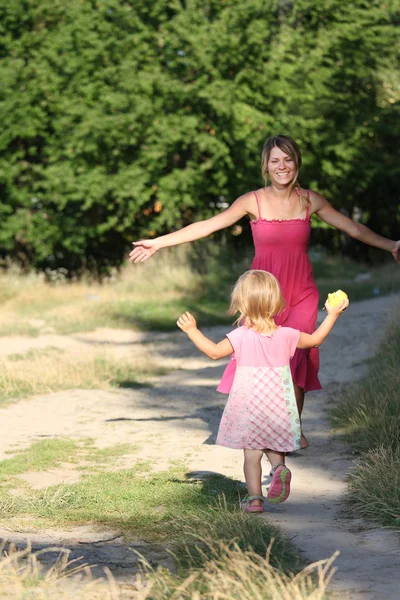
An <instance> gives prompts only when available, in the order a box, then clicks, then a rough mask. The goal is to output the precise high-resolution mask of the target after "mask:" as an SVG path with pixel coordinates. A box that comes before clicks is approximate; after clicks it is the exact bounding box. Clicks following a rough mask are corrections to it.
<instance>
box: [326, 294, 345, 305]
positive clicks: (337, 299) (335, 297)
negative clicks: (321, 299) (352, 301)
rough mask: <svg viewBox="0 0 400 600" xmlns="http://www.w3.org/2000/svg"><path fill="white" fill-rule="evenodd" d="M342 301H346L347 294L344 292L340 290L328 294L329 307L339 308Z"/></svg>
mask: <svg viewBox="0 0 400 600" xmlns="http://www.w3.org/2000/svg"><path fill="white" fill-rule="evenodd" d="M342 300H347V294H346V292H342V290H338V291H337V292H332V294H328V302H329V304H330V305H331V306H339V304H340V303H341V302H342Z"/></svg>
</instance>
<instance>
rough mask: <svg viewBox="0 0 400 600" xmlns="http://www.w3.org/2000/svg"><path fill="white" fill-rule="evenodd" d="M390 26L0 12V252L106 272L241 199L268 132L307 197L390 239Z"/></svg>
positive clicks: (8, 6)
mask: <svg viewBox="0 0 400 600" xmlns="http://www.w3.org/2000/svg"><path fill="white" fill-rule="evenodd" d="M398 20H399V12H398V8H397V4H396V2H395V1H394V0H388V1H387V2H386V3H385V4H382V3H380V2H378V0H372V1H370V2H366V1H365V0H353V1H352V2H349V3H343V2H341V1H340V0H321V1H319V2H318V3H315V2H314V1H313V0H296V2H295V3H291V2H282V1H278V0H267V1H265V0H248V1H247V2H243V1H240V0H226V1H225V2H219V1H218V2H217V1H216V0H207V2H200V0H190V1H188V2H181V1H179V0H154V1H153V2H151V3H149V2H144V1H143V0H138V1H135V2H132V1H131V0H104V1H103V2H97V3H96V2H94V1H93V0H90V1H87V2H82V1H81V0H70V1H69V2H68V3H65V2H62V1H61V0H51V1H50V0H32V1H31V2H27V1H26V0H14V1H13V2H8V1H6V0H0V23H1V25H0V33H1V36H2V39H3V42H2V44H1V45H0V56H1V58H2V62H1V65H0V76H1V80H2V82H3V86H2V91H0V123H1V129H0V149H1V158H0V193H1V202H0V214H1V216H2V219H1V227H0V253H1V255H3V256H6V255H8V256H11V257H12V258H14V259H17V260H18V261H20V262H21V263H22V264H25V265H29V264H33V265H34V266H35V267H36V268H40V269H46V268H50V269H55V268H59V267H65V268H67V269H68V271H69V272H70V273H79V272H82V271H83V270H85V269H90V270H97V272H101V271H103V270H104V269H107V267H109V266H111V265H119V264H120V262H121V260H122V258H123V256H124V255H125V253H126V251H127V249H129V246H130V242H131V241H132V239H135V238H137V237H140V236H146V237H148V236H154V235H156V234H160V233H165V232H168V231H170V230H171V229H175V228H176V227H178V226H181V225H184V224H187V223H189V222H191V221H193V220H197V219H200V218H205V217H208V216H210V215H212V214H214V213H215V212H217V211H218V210H220V208H219V204H220V202H221V199H222V200H224V199H225V200H227V201H229V202H230V201H232V200H233V199H234V198H235V197H237V196H239V195H240V194H242V193H244V192H245V191H248V190H249V189H253V188H254V187H256V186H257V185H258V182H259V180H260V176H259V164H258V163H259V159H258V157H259V154H260V149H261V146H262V143H263V141H264V139H265V138H266V137H268V136H269V135H270V134H272V133H278V132H286V133H288V134H290V135H292V136H293V137H295V138H296V139H297V140H298V141H299V142H300V144H301V147H302V148H303V150H304V158H305V161H304V170H303V175H302V178H303V181H304V184H307V185H310V186H311V187H315V188H316V189H319V190H320V191H321V192H322V193H324V194H326V195H327V196H328V197H330V198H331V199H332V200H333V201H334V204H335V206H337V207H338V208H345V209H346V210H347V211H348V212H349V213H352V211H353V210H354V207H355V206H361V207H362V209H363V211H364V214H363V219H364V221H366V222H367V223H372V224H373V226H374V227H376V228H378V229H379V230H380V231H381V232H382V233H383V234H386V235H388V236H394V235H398V233H399V231H398V229H399V222H400V214H399V208H398V206H397V201H396V200H395V199H396V198H397V187H398V179H399V164H400V163H399V160H398V158H399V156H398V153H399V150H398V145H397V144H396V138H397V137H398V134H399V122H400V121H399V119H398V117H399V92H400V79H399V75H398V71H397V69H396V64H397V60H398V49H399V46H398V35H397V33H398V32H397V29H396V25H397V24H398ZM377 199H379V203H377Z"/></svg>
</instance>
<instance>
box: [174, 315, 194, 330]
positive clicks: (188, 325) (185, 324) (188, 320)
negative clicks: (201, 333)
mask: <svg viewBox="0 0 400 600" xmlns="http://www.w3.org/2000/svg"><path fill="white" fill-rule="evenodd" d="M176 324H177V325H178V327H179V329H182V331H184V332H185V333H188V331H190V330H191V329H197V323H196V319H195V318H194V316H193V315H191V314H190V312H185V313H183V314H182V315H181V316H180V317H179V319H178V320H177V322H176Z"/></svg>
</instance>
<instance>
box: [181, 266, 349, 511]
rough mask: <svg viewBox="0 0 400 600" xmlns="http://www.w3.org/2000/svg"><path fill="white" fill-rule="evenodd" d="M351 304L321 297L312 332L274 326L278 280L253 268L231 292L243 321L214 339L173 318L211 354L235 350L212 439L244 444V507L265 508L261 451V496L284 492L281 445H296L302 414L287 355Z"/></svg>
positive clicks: (276, 498) (275, 499) (313, 340)
mask: <svg viewBox="0 0 400 600" xmlns="http://www.w3.org/2000/svg"><path fill="white" fill-rule="evenodd" d="M348 305H349V301H348V300H343V301H342V303H341V304H340V305H339V306H336V307H331V306H330V305H329V304H328V302H326V304H325V308H326V310H327V316H326V318H325V320H324V321H323V323H322V324H321V325H320V326H319V327H318V329H317V330H316V331H315V332H314V333H313V334H311V335H310V334H308V333H302V332H300V331H298V330H297V329H292V328H291V327H280V326H277V325H276V324H275V321H274V317H275V316H276V315H278V314H279V313H280V312H281V311H282V310H283V308H284V300H283V297H282V293H281V289H280V287H279V283H278V280H277V279H276V278H275V277H274V276H273V275H271V273H268V272H267V271H260V270H252V271H247V272H246V273H244V274H243V275H242V276H241V277H240V278H239V279H238V281H237V283H236V285H235V287H234V289H233V292H232V296H231V305H230V310H229V313H230V314H236V313H239V317H238V319H237V320H236V323H237V324H239V323H242V325H241V326H239V327H238V328H237V329H235V330H234V331H232V332H231V333H228V334H227V336H226V339H224V340H222V341H221V342H219V343H218V344H216V343H214V342H212V341H211V340H210V339H208V338H207V337H205V336H204V335H203V334H202V333H201V331H199V329H197V325H196V321H195V319H194V317H193V316H192V315H191V314H190V313H188V312H186V313H184V314H183V315H181V316H180V317H179V319H178V321H177V325H178V327H180V329H182V331H184V332H185V333H186V334H187V335H188V337H189V338H190V339H191V340H192V342H193V343H194V344H195V345H196V346H197V348H198V349H199V350H201V351H202V352H203V353H204V354H206V355H207V356H209V357H210V358H213V359H214V360H217V359H219V358H223V357H225V356H228V355H229V354H232V353H233V352H234V353H235V359H236V364H237V369H236V374H235V379H234V382H233V385H232V389H231V391H230V394H229V397H228V401H227V404H226V407H225V410H224V413H223V415H222V419H221V423H220V426H219V431H218V436H217V442H216V443H217V444H219V445H221V446H227V447H228V448H240V449H242V450H243V451H244V476H245V479H246V484H247V489H248V496H246V498H244V500H242V502H241V507H242V510H244V511H245V512H263V511H264V508H263V501H264V497H263V496H262V490H261V459H262V456H263V453H265V454H266V455H267V457H268V460H269V462H270V463H271V473H270V474H271V476H272V481H271V485H270V487H269V490H268V495H267V500H268V501H269V502H272V503H273V504H277V503H279V502H284V501H285V500H286V499H287V498H288V496H289V493H290V480H291V472H290V471H289V469H288V468H287V467H286V465H285V453H286V452H292V451H293V450H298V449H300V448H301V430H300V419H299V413H298V410H297V404H296V398H295V394H294V387H293V381H292V377H291V373H290V367H289V362H290V359H291V357H292V356H293V354H294V352H295V350H296V348H301V349H306V348H314V347H316V346H319V345H320V344H322V342H323V341H324V340H325V338H326V337H327V335H328V334H329V332H330V330H331V329H332V327H333V325H334V324H335V321H336V319H337V318H338V317H339V316H340V315H341V314H342V312H343V311H344V310H345V309H346V308H347V306H348Z"/></svg>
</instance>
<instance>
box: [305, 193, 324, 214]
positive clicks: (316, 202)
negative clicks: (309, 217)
mask: <svg viewBox="0 0 400 600" xmlns="http://www.w3.org/2000/svg"><path fill="white" fill-rule="evenodd" d="M304 192H305V193H307V194H308V197H309V199H310V204H311V209H312V212H317V211H318V210H320V209H321V208H322V207H323V206H325V205H326V204H328V201H327V199H326V198H324V196H323V195H322V194H320V193H319V192H316V191H315V190H304Z"/></svg>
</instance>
